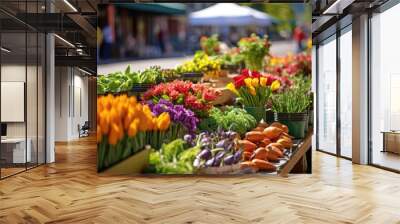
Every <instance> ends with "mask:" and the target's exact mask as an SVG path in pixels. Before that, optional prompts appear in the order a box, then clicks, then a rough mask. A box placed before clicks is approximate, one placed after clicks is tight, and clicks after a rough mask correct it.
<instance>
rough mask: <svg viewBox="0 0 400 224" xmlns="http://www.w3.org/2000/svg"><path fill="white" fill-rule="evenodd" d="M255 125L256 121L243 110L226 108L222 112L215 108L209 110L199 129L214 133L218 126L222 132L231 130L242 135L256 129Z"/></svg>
mask: <svg viewBox="0 0 400 224" xmlns="http://www.w3.org/2000/svg"><path fill="white" fill-rule="evenodd" d="M256 125H257V121H256V119H255V118H254V117H253V116H251V115H250V114H249V113H247V112H246V111H245V110H243V109H241V108H237V107H232V106H227V107H226V108H225V109H224V110H221V109H218V108H215V107H214V108H213V109H211V111H210V115H209V118H206V119H203V120H202V121H201V123H200V125H199V129H200V130H206V131H215V130H217V128H218V126H219V127H221V128H222V129H223V130H232V131H234V132H237V133H239V134H244V133H246V132H247V131H249V130H251V129H253V128H254V127H256Z"/></svg>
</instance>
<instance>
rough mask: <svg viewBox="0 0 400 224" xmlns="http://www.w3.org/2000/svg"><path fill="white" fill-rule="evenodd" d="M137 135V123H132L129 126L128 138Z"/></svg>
mask: <svg viewBox="0 0 400 224" xmlns="http://www.w3.org/2000/svg"><path fill="white" fill-rule="evenodd" d="M136 133H137V123H136V122H132V123H131V124H130V125H129V130H128V136H129V137H134V136H135V135H136Z"/></svg>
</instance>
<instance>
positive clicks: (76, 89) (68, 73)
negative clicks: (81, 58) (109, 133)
mask: <svg viewBox="0 0 400 224" xmlns="http://www.w3.org/2000/svg"><path fill="white" fill-rule="evenodd" d="M83 75H84V74H83V73H82V72H80V71H79V70H77V69H76V68H71V67H56V84H55V85H56V91H55V120H56V121H55V125H56V133H55V140H56V141H70V140H73V139H77V138H78V137H79V132H78V125H83V124H84V122H85V121H87V120H88V117H89V116H88V78H87V77H84V76H83ZM80 107H81V108H80Z"/></svg>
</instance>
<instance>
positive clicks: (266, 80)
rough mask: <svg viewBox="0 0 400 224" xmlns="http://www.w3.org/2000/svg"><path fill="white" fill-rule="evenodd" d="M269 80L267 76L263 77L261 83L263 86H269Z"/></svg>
mask: <svg viewBox="0 0 400 224" xmlns="http://www.w3.org/2000/svg"><path fill="white" fill-rule="evenodd" d="M267 82H268V78H266V77H261V78H260V85H261V86H263V87H265V86H267Z"/></svg>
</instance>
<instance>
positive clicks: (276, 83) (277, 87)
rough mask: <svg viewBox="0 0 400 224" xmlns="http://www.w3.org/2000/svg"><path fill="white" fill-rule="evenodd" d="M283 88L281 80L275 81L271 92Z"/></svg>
mask: <svg viewBox="0 0 400 224" xmlns="http://www.w3.org/2000/svg"><path fill="white" fill-rule="evenodd" d="M280 87H281V83H280V82H279V80H275V81H273V82H272V84H271V90H272V91H276V90H278V89H279V88H280Z"/></svg>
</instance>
